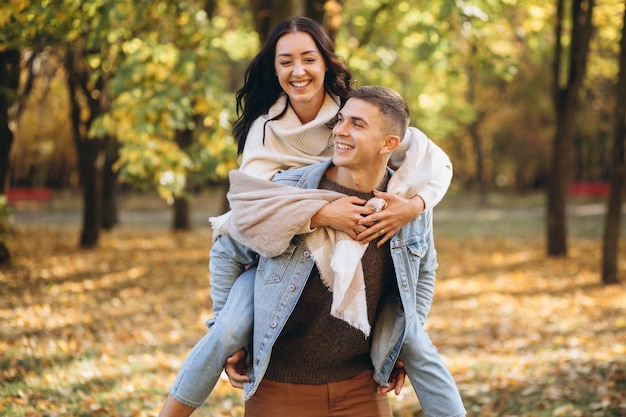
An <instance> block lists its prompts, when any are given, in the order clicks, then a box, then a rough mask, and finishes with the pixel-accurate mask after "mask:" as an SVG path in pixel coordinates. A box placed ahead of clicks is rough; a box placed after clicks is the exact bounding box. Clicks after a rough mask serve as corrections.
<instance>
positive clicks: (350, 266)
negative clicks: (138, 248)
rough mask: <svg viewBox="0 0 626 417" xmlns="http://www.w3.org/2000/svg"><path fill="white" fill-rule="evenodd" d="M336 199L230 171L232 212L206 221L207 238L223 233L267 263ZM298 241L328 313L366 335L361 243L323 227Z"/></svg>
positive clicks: (325, 193) (336, 195)
mask: <svg viewBox="0 0 626 417" xmlns="http://www.w3.org/2000/svg"><path fill="white" fill-rule="evenodd" d="M340 197H344V194H341V193H337V192H334V191H329V190H318V189H302V188H296V187H291V186H287V185H281V184H275V183H272V182H268V181H265V180H259V179H256V178H253V177H250V176H248V175H246V174H243V173H241V172H239V171H231V172H230V191H229V193H228V198H229V201H230V204H231V208H232V211H231V212H229V213H226V214H225V215H222V216H220V217H218V218H211V222H212V225H213V229H214V232H213V233H214V236H218V235H220V234H226V235H228V236H230V237H232V238H233V239H235V240H236V241H237V242H239V243H241V244H243V245H245V246H247V247H249V248H250V249H252V250H254V251H255V252H258V253H259V254H260V255H261V256H264V257H268V258H271V257H274V256H278V255H280V254H282V253H283V252H285V251H286V250H287V248H288V247H289V243H290V242H291V239H292V238H293V236H294V235H295V234H296V233H297V232H298V231H299V230H302V228H303V227H304V225H306V224H308V223H309V221H310V219H311V217H312V216H313V215H314V214H315V213H317V212H318V211H319V210H320V209H321V208H322V207H323V206H324V205H325V204H327V203H329V202H331V201H334V200H336V199H338V198H340ZM232 213H235V214H234V215H232ZM278 225H280V226H278ZM304 239H305V244H306V246H307V247H308V248H309V250H310V251H311V256H312V257H313V259H314V260H315V263H316V265H317V268H318V269H319V271H320V276H321V278H322V281H323V282H324V284H325V285H326V286H327V287H328V289H329V290H331V291H332V292H333V303H332V306H331V311H330V313H331V314H332V315H333V316H334V317H337V318H338V319H341V320H344V321H345V322H347V323H348V324H350V325H351V326H353V327H355V328H357V329H359V330H361V331H362V332H363V333H364V334H365V335H366V336H369V333H370V325H369V320H368V317H367V303H366V298H365V281H364V279H363V270H362V268H361V257H362V256H363V253H364V252H365V249H366V248H367V244H362V243H360V242H357V241H355V240H352V238H350V237H349V236H348V235H346V234H345V233H343V232H340V231H336V230H333V229H331V228H328V227H320V228H317V229H315V230H314V231H313V232H311V233H308V234H306V235H304Z"/></svg>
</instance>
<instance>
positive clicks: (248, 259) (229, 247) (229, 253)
mask: <svg viewBox="0 0 626 417" xmlns="http://www.w3.org/2000/svg"><path fill="white" fill-rule="evenodd" d="M257 258H258V255H257V254H256V253H255V252H254V251H252V249H249V248H247V247H245V246H243V245H241V244H239V243H237V242H236V241H235V240H234V239H232V238H230V237H228V236H226V235H222V236H220V237H218V238H217V240H216V241H215V243H213V247H212V248H211V254H210V260H209V273H210V277H211V278H210V279H211V300H212V301H213V314H214V315H215V317H217V316H218V315H219V312H220V311H221V310H222V308H223V307H224V304H225V303H226V299H227V298H228V294H229V293H230V289H231V288H232V287H233V284H234V282H235V280H236V279H237V278H238V277H239V275H241V274H242V273H243V272H244V271H245V270H246V269H247V268H249V267H250V266H251V265H253V264H255V263H256V261H257Z"/></svg>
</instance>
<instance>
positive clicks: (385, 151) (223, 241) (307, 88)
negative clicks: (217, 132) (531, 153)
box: [161, 18, 465, 417]
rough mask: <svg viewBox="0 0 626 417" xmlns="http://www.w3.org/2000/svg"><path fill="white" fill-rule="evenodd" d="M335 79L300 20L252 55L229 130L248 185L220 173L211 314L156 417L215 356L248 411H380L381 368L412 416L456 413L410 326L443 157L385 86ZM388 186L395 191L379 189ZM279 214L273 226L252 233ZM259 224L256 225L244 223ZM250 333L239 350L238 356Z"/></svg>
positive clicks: (198, 397)
mask: <svg viewBox="0 0 626 417" xmlns="http://www.w3.org/2000/svg"><path fill="white" fill-rule="evenodd" d="M268 67H269V68H271V69H272V70H271V71H268ZM350 78H351V77H350V72H349V70H348V69H347V68H346V67H345V66H344V65H342V64H341V63H339V61H338V60H337V59H336V57H335V56H334V52H333V50H332V44H331V43H330V40H329V39H328V37H327V36H326V35H325V33H324V32H323V30H322V29H321V27H319V25H318V24H316V23H315V22H313V21H310V20H309V19H306V18H294V19H290V20H288V21H286V22H283V24H281V25H279V26H278V27H277V29H276V30H275V31H274V33H273V34H272V35H271V36H270V38H269V39H268V42H267V43H266V45H265V47H264V48H263V50H262V51H261V52H260V53H259V55H258V56H257V58H255V60H254V61H253V62H252V64H251V66H250V68H249V70H248V72H247V75H246V84H245V85H244V88H243V89H242V90H240V92H239V94H238V104H239V105H241V103H242V102H244V101H245V106H243V115H242V117H241V118H240V119H239V120H238V121H237V122H236V124H235V129H234V132H235V136H236V137H237V138H238V140H239V144H240V152H243V159H242V165H241V168H240V171H241V172H243V173H244V174H249V175H250V176H248V175H244V174H241V173H236V172H233V173H232V174H231V187H232V188H231V193H230V198H231V202H232V203H233V212H232V214H231V215H230V216H229V217H228V218H226V219H225V220H224V222H223V223H222V224H221V225H220V226H219V227H220V230H222V231H229V233H228V234H230V235H231V236H234V237H236V238H237V240H235V239H233V238H232V237H230V236H228V235H226V234H225V235H221V236H219V237H218V238H217V240H216V241H215V243H214V245H213V248H212V251H211V263H210V270H211V283H212V298H213V301H214V312H215V315H216V317H215V321H214V323H213V325H212V327H211V330H210V331H209V332H208V333H207V335H205V337H204V338H203V339H202V340H201V341H200V342H199V343H198V344H197V345H196V346H195V347H194V349H193V350H192V352H191V353H190V355H189V357H188V358H187V360H186V361H185V363H184V364H183V367H182V368H181V370H180V372H179V374H178V376H177V378H176V381H175V382H174V385H173V387H172V390H171V392H170V396H169V397H168V399H167V400H166V404H165V406H164V408H163V410H162V412H161V416H164V417H165V416H183V415H190V414H191V412H193V410H194V409H195V407H198V406H199V405H200V404H201V403H202V402H203V401H204V400H205V399H206V396H207V395H208V394H209V392H210V390H211V389H212V388H213V386H214V385H215V383H216V381H217V378H218V376H219V374H220V372H221V370H222V369H223V368H224V362H225V360H226V358H228V363H227V364H226V371H227V374H228V375H229V378H230V380H231V383H233V385H235V386H243V387H244V390H245V398H246V411H245V413H246V414H245V415H246V416H250V417H252V416H309V415H310V416H344V415H345V416H372V417H374V416H391V411H390V406H389V402H388V400H387V396H386V392H387V391H389V390H392V389H394V388H395V389H396V392H398V391H399V389H400V387H401V386H402V383H403V382H404V370H403V369H402V370H401V371H400V372H396V373H394V366H395V365H396V364H399V365H400V367H402V366H403V365H404V366H405V367H406V372H407V373H408V375H409V377H410V378H411V381H412V383H413V386H414V387H415V390H416V392H417V394H418V397H419V398H420V402H421V404H422V407H423V408H424V410H425V413H426V415H427V416H442V417H443V416H463V415H465V411H464V410H463V405H462V402H461V399H460V396H459V394H458V390H457V389H456V386H455V384H454V381H453V380H452V378H451V376H450V374H449V372H448V371H447V369H446V368H445V365H444V364H443V363H442V361H441V359H440V358H439V357H438V355H437V352H436V349H435V347H434V346H433V345H432V343H431V342H430V339H429V337H428V335H427V333H426V332H425V331H424V330H423V328H422V326H423V323H424V321H425V319H426V316H427V314H428V311H429V309H430V303H431V301H432V295H433V291H434V280H435V269H436V266H437V261H436V253H435V248H434V242H433V235H432V233H433V231H432V210H431V208H432V206H433V205H434V204H436V202H438V201H439V200H440V199H441V197H442V196H443V194H445V191H446V189H447V186H448V184H449V180H450V175H451V172H450V173H449V175H448V176H447V177H446V173H445V172H446V170H448V171H449V169H450V167H449V163H448V164H446V162H445V161H446V160H447V158H446V157H445V154H443V153H442V152H441V151H440V150H438V148H436V146H435V145H434V144H432V143H431V142H430V141H429V140H428V139H426V138H425V137H424V136H423V135H422V134H421V132H419V131H417V130H416V129H414V128H409V129H408V133H406V134H405V132H406V131H407V126H408V120H409V116H408V108H407V106H406V103H405V102H404V100H403V99H402V98H401V97H400V96H399V95H398V94H397V93H395V92H393V91H391V90H388V89H385V88H381V87H362V88H360V89H357V90H355V91H352V92H351V91H350ZM260 90H261V91H260ZM272 91H274V92H273V93H272ZM273 94H274V96H273ZM263 100H265V101H266V102H267V100H271V101H272V102H271V103H269V105H267V104H266V105H263V104H262V103H261V102H262V101H263ZM259 103H261V104H259ZM264 106H265V107H264ZM240 108H241V107H240ZM338 109H340V110H339V114H338V116H337V111H338ZM333 122H335V124H334V127H333V128H332V129H331V127H329V124H331V123H333ZM402 138H404V139H402ZM333 145H334V146H333ZM403 146H404V147H405V149H406V148H408V150H407V151H406V155H411V153H413V154H414V155H413V156H414V158H413V159H412V160H413V161H414V162H415V163H414V164H413V166H410V167H405V164H402V165H401V166H400V168H399V169H398V171H397V173H395V174H393V175H392V173H393V172H392V171H391V170H389V169H388V168H387V164H388V162H389V160H390V158H391V156H392V152H394V151H396V152H395V153H397V149H398V148H399V147H403ZM395 153H394V155H395ZM441 154H443V156H441ZM329 157H332V159H329ZM437 157H439V159H437ZM418 160H419V163H417V162H416V161H418ZM437 161H444V162H443V163H438V162H437ZM311 164H313V165H311ZM303 165H306V167H304V168H299V169H286V168H290V167H298V166H303ZM281 169H282V170H281ZM279 171H280V172H279ZM441 171H443V172H444V173H443V175H442V174H441ZM274 174H276V175H274ZM442 177H443V178H442ZM254 178H259V179H260V180H256V179H254ZM271 178H273V181H274V182H273V183H269V182H267V181H266V180H268V179H271ZM394 181H395V182H394ZM420 181H421V182H420ZM407 184H413V186H412V188H411V187H406V185H407ZM257 187H263V189H259V192H258V193H255V192H254V190H255V189H256V188H257ZM403 187H404V189H403ZM240 188H242V189H243V190H244V191H243V192H239V191H238V190H239V189H240ZM250 189H252V190H253V191H250ZM392 189H393V190H398V191H397V193H398V194H400V195H405V196H407V197H411V198H403V197H400V196H399V195H396V194H393V193H384V192H381V191H382V190H388V191H389V190H392ZM373 190H376V191H373ZM414 190H417V191H414ZM257 194H258V196H257ZM418 194H419V195H418ZM264 195H265V196H267V195H269V196H270V198H269V199H268V201H267V202H266V203H267V207H266V208H261V209H260V210H258V213H254V214H258V216H257V217H256V218H255V217H254V216H250V217H251V218H248V217H249V216H248V215H243V216H242V215H241V213H246V212H245V211H242V210H240V209H241V208H245V207H247V206H248V205H252V206H254V204H257V206H256V207H259V206H258V198H257V197H263V196H264ZM372 195H376V196H382V197H384V198H385V200H387V202H388V205H387V207H386V208H385V209H384V210H382V211H380V212H378V213H374V214H371V213H372V210H373V209H371V208H367V207H364V206H363V203H365V201H366V200H367V199H369V198H370V197H372ZM250 196H252V197H250ZM281 197H282V198H283V200H282V201H284V199H287V200H291V203H289V204H288V205H287V206H286V207H288V208H289V209H290V210H291V215H289V216H284V207H285V206H284V205H280V204H272V203H275V202H277V201H280V200H281ZM425 204H427V205H428V209H427V210H425V211H424V205H425ZM273 207H276V208H277V210H276V211H277V212H278V213H274V214H272V208H273ZM281 215H282V216H283V223H285V224H284V225H282V224H281V226H280V227H275V226H274V229H273V231H272V232H270V233H268V227H267V224H273V223H272V221H275V220H276V219H275V217H276V216H281ZM263 216H267V218H268V223H267V224H265V223H264V222H261V223H259V222H258V220H259V219H263ZM363 216H366V217H363ZM242 218H243V219H242ZM263 224H265V226H262V225H263ZM368 226H369V227H368ZM216 233H218V231H216ZM255 233H257V234H256V235H255ZM218 234H219V233H218ZM294 235H295V237H293V236H294ZM320 236H321V238H320ZM292 237H293V239H292ZM353 239H358V240H359V241H360V242H361V243H360V244H357V245H355V244H354V242H355V241H354V240H353ZM375 239H376V242H375V243H376V244H372V245H366V243H369V242H371V241H374V240H375ZM238 241H239V242H241V243H239V242H238ZM242 243H245V244H247V246H244V245H243V244H242ZM355 250H356V251H360V252H358V254H357V255H355V254H354V253H355V252H350V251H355ZM257 253H260V254H261V256H260V257H259V256H258V255H257ZM338 253H344V254H346V253H347V254H352V256H349V255H347V256H344V257H343V258H340V257H338V256H336V255H337V254H338ZM324 255H326V256H324ZM329 259H330V261H329ZM355 259H356V261H355ZM345 263H348V264H350V265H351V267H349V268H348V269H347V272H346V270H343V269H342V265H344V264H345ZM339 278H348V279H339ZM329 290H331V291H329ZM253 316H254V323H253V322H252V317H253ZM250 338H252V346H251V350H249V351H248V357H246V355H245V351H244V350H238V349H239V348H242V347H245V346H249V345H250ZM235 351H236V352H235ZM234 352H235V353H234ZM233 353H234V354H233ZM390 382H391V384H390V386H389V383H390ZM379 384H380V386H379ZM383 387H387V388H383Z"/></svg>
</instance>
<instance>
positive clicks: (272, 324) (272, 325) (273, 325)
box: [270, 321, 278, 329]
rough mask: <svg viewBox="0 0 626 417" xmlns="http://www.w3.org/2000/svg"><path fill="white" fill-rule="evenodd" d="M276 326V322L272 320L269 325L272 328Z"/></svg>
mask: <svg viewBox="0 0 626 417" xmlns="http://www.w3.org/2000/svg"><path fill="white" fill-rule="evenodd" d="M276 326H278V324H276V322H275V321H273V322H272V323H271V324H270V327H271V328H272V329H275V328H276Z"/></svg>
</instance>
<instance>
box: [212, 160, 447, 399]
mask: <svg viewBox="0 0 626 417" xmlns="http://www.w3.org/2000/svg"><path fill="white" fill-rule="evenodd" d="M330 165H331V161H330V160H329V161H327V162H324V163H321V164H315V165H312V166H308V167H303V168H296V169H290V170H287V171H281V172H279V173H277V174H276V175H275V177H274V179H273V181H274V182H277V183H281V184H286V185H291V186H295V187H300V188H317V187H318V185H319V183H320V181H321V179H322V178H323V176H324V174H325V172H326V170H327V169H328V168H329V167H330ZM390 249H391V255H392V259H393V264H394V268H395V272H396V277H397V284H398V288H399V294H400V303H398V302H397V300H392V301H386V302H385V305H384V306H383V308H382V309H381V310H380V314H379V317H378V319H377V320H376V323H374V326H373V329H372V334H371V336H370V337H371V338H372V344H371V346H372V347H371V359H372V363H373V365H374V379H375V380H376V381H377V382H378V383H379V384H381V385H388V382H387V381H388V379H389V376H390V374H391V371H392V370H393V367H394V365H395V363H396V360H397V358H398V355H399V353H400V349H401V348H402V344H403V342H404V340H405V338H406V337H407V331H409V329H411V328H413V329H415V327H416V326H413V327H412V326H411V325H412V324H414V321H417V323H418V325H419V327H420V328H421V326H422V325H423V323H424V321H425V320H426V316H427V315H428V312H429V310H430V306H431V302H432V298H433V294H434V287H435V270H436V268H437V259H436V251H435V246H434V240H433V229H432V210H430V209H428V210H426V211H424V213H422V215H421V216H420V217H419V218H417V219H416V220H413V221H411V222H410V223H408V224H407V225H406V226H404V227H403V228H402V229H400V231H398V232H397V233H396V234H395V235H394V236H393V237H392V239H391V240H390ZM257 260H258V266H257V272H256V278H255V284H254V331H253V344H252V351H251V352H250V353H251V355H249V360H250V364H249V367H248V371H247V373H248V375H249V376H250V378H251V381H250V382H249V383H246V384H245V385H244V393H245V399H246V400H247V399H249V398H250V397H251V396H252V395H253V394H254V392H255V391H256V389H257V387H258V386H259V383H260V382H261V380H262V379H263V375H264V374H265V371H266V369H267V366H268V364H269V361H270V355H271V351H272V347H273V345H274V343H275V342H276V339H277V338H278V336H279V334H280V332H281V331H282V329H283V327H284V325H285V323H286V322H287V319H288V318H289V316H290V315H291V313H292V311H293V310H294V308H295V306H296V304H297V302H298V299H299V297H300V295H301V293H302V290H303V289H304V286H305V284H306V281H307V279H308V277H309V274H310V273H311V270H312V268H314V267H315V261H314V260H313V258H312V257H311V252H310V251H309V249H308V248H307V247H306V246H305V245H304V239H303V237H302V236H301V235H300V236H296V237H294V238H293V240H292V242H291V245H290V246H289V248H288V249H287V251H285V252H284V253H283V254H282V255H279V256H277V257H274V258H263V257H261V258H258V256H257V254H256V253H254V252H253V251H252V250H250V249H249V248H246V247H245V246H243V245H241V244H239V243H237V242H236V241H235V240H233V239H231V238H229V237H227V236H220V237H219V238H218V239H217V240H216V242H215V243H214V247H213V249H212V251H211V262H212V263H213V265H214V268H213V272H212V275H211V285H212V293H211V295H212V298H213V302H214V312H215V315H216V317H219V310H220V309H221V308H222V306H223V305H224V303H225V302H226V298H227V297H228V293H229V290H230V288H231V287H232V284H233V282H234V280H235V279H236V278H237V277H238V276H239V275H240V274H241V273H242V271H243V270H244V269H245V268H246V265H250V264H253V263H255V262H256V261H257Z"/></svg>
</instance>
